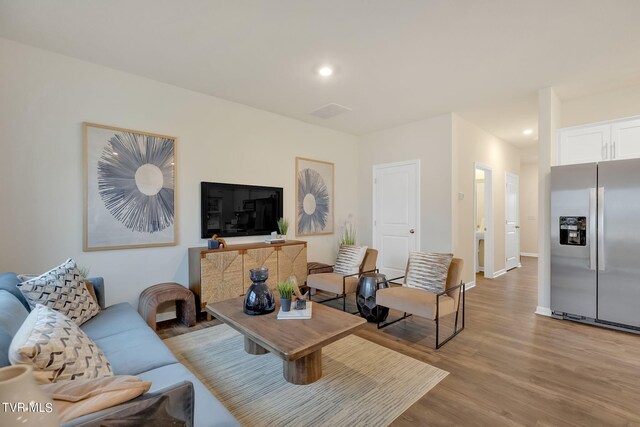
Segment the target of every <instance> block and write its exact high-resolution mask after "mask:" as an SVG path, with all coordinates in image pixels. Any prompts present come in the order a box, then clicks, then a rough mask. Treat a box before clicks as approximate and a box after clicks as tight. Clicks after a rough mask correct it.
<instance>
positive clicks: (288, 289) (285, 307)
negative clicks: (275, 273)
mask: <svg viewBox="0 0 640 427" xmlns="http://www.w3.org/2000/svg"><path fill="white" fill-rule="evenodd" d="M276 289H277V290H278V292H279V293H280V305H281V306H282V311H289V310H291V297H292V296H293V291H294V286H293V283H291V282H290V281H288V280H287V281H285V282H278V284H277V285H276Z"/></svg>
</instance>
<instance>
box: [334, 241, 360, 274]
mask: <svg viewBox="0 0 640 427" xmlns="http://www.w3.org/2000/svg"><path fill="white" fill-rule="evenodd" d="M366 253H367V247H366V246H353V245H340V249H339V250H338V257H337V258H336V265H335V266H334V267H333V271H335V272H336V273H339V274H344V275H349V274H356V273H359V272H360V264H362V260H363V259H364V256H365V254H366Z"/></svg>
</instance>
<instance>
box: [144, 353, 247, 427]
mask: <svg viewBox="0 0 640 427" xmlns="http://www.w3.org/2000/svg"><path fill="white" fill-rule="evenodd" d="M138 377H139V378H140V379H142V380H144V381H151V390H150V392H154V391H156V390H159V389H162V388H165V387H167V386H169V385H171V384H174V383H177V382H180V381H184V380H187V381H191V382H192V383H193V389H194V391H195V394H196V399H195V417H194V425H195V426H198V427H232V426H233V427H235V426H239V425H240V423H239V422H238V421H237V420H236V419H235V418H234V417H233V415H231V413H230V412H229V411H228V410H227V408H225V407H224V406H223V405H222V403H220V402H219V401H218V400H217V399H216V398H215V397H213V395H212V394H211V392H210V391H209V390H208V389H207V388H206V387H205V386H204V384H202V383H201V382H200V381H199V380H198V378H196V376H195V375H193V374H192V373H191V372H190V371H189V370H188V369H187V368H185V367H184V365H181V364H180V363H174V364H172V365H167V366H163V367H161V368H157V369H153V370H150V371H147V372H143V373H141V374H139V375H138Z"/></svg>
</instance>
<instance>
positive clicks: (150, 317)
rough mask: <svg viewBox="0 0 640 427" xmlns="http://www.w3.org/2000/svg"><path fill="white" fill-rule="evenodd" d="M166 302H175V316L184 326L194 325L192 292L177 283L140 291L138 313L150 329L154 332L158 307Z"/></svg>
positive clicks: (194, 307)
mask: <svg viewBox="0 0 640 427" xmlns="http://www.w3.org/2000/svg"><path fill="white" fill-rule="evenodd" d="M167 301H175V302H176V315H177V316H178V319H180V321H181V322H182V323H183V324H184V325H186V326H194V325H195V324H196V300H195V297H194V295H193V292H191V291H190V290H189V289H187V288H185V287H184V286H182V285H181V284H179V283H173V282H170V283H160V284H158V285H153V286H149V287H148V288H147V289H145V290H144V291H142V293H141V294H140V300H139V301H138V313H140V315H141V316H142V318H143V319H144V320H145V321H146V322H147V325H149V326H150V327H151V329H153V330H154V331H155V330H156V314H157V311H158V306H159V305H160V304H162V303H163V302H167Z"/></svg>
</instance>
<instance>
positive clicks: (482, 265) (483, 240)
mask: <svg viewBox="0 0 640 427" xmlns="http://www.w3.org/2000/svg"><path fill="white" fill-rule="evenodd" d="M473 208H474V209H473V242H474V251H473V253H474V257H473V258H474V263H473V265H474V269H475V270H474V271H475V273H481V274H483V275H484V277H486V278H489V279H492V278H493V277H494V272H495V271H494V260H493V254H494V250H493V248H494V244H493V171H492V169H491V167H490V166H488V165H484V164H482V163H475V164H474V167H473Z"/></svg>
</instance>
